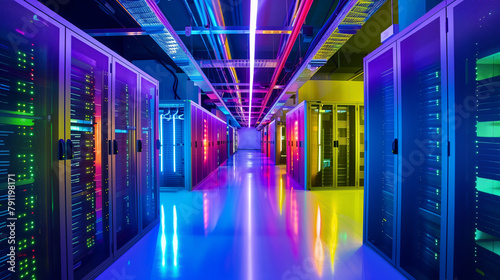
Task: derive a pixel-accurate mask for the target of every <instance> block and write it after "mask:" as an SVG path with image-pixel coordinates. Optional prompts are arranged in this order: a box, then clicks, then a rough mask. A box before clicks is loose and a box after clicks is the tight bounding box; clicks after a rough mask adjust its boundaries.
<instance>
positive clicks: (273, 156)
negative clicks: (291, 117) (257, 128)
mask: <svg viewBox="0 0 500 280" xmlns="http://www.w3.org/2000/svg"><path fill="white" fill-rule="evenodd" d="M285 136H286V126H285V122H282V121H278V120H276V119H275V120H273V121H272V122H270V123H269V124H268V125H266V126H265V127H264V128H263V129H262V130H261V152H262V153H263V154H264V155H265V156H266V157H268V158H269V159H270V160H271V162H272V163H273V164H275V165H280V164H286V137H285Z"/></svg>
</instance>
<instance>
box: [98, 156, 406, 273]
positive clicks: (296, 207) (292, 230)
mask: <svg viewBox="0 0 500 280" xmlns="http://www.w3.org/2000/svg"><path fill="white" fill-rule="evenodd" d="M161 203H162V213H163V215H162V216H163V217H162V222H161V223H160V225H158V226H157V227H156V228H155V229H153V230H152V231H151V232H150V233H149V234H148V235H147V236H146V237H144V238H143V239H142V240H140V241H139V242H138V243H137V244H136V245H134V247H132V248H131V249H130V250H129V251H128V252H126V253H125V254H124V255H123V256H122V257H121V258H120V259H119V260H118V261H117V262H115V263H114V264H113V265H112V266H111V267H109V268H108V269H107V270H106V271H105V272H104V273H103V274H101V275H100V276H99V277H98V278H97V279H99V280H120V279H126V280H132V279H248V280H250V279H256V280H262V279H283V280H287V279H289V280H292V279H293V280H299V279H343V280H346V279H406V278H405V277H403V276H402V275H401V274H400V273H399V272H398V271H397V270H396V269H395V268H393V267H392V266H391V265H390V264H388V263H387V262H386V261H385V260H383V259H382V258H381V257H380V256H379V255H377V254H376V253H375V252H374V251H372V250H371V249H370V248H368V247H366V246H364V245H362V229H363V225H362V223H363V191H359V190H356V191H352V190H349V191H314V192H307V191H303V190H302V189H300V187H299V186H298V185H297V184H295V183H294V182H292V181H291V179H289V178H288V177H287V176H286V168H285V166H274V165H273V164H272V163H271V162H270V161H269V159H267V158H266V157H264V156H263V155H262V154H261V153H260V152H258V151H238V152H237V153H236V154H235V156H234V157H233V158H232V159H230V160H229V161H228V163H227V164H225V165H223V166H221V167H220V168H219V170H218V171H217V172H216V173H214V174H213V175H212V176H210V177H209V178H207V180H205V181H204V182H203V183H202V184H201V185H200V186H199V187H198V188H197V189H196V190H194V191H192V192H185V191H182V192H174V193H162V195H161Z"/></svg>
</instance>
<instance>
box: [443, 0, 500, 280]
mask: <svg viewBox="0 0 500 280" xmlns="http://www.w3.org/2000/svg"><path fill="white" fill-rule="evenodd" d="M448 17H449V29H450V31H449V33H448V54H449V59H448V62H449V68H450V69H452V70H451V71H450V73H449V88H450V95H449V104H450V118H451V120H452V121H450V122H449V124H450V140H451V153H450V155H451V158H450V177H449V184H450V189H451V190H453V191H452V192H451V193H450V208H449V209H450V221H449V231H450V232H452V233H454V237H453V239H452V240H453V243H452V244H450V246H449V255H450V262H449V263H450V265H449V269H448V275H453V279H459V280H460V279H499V278H500V130H499V127H500V40H499V39H498V34H500V5H499V3H498V1H494V0H487V1H481V3H480V5H478V3H477V1H471V0H467V1H456V2H455V3H453V4H452V5H451V6H449V7H448ZM451 93H453V94H451ZM450 279H452V278H451V277H450Z"/></svg>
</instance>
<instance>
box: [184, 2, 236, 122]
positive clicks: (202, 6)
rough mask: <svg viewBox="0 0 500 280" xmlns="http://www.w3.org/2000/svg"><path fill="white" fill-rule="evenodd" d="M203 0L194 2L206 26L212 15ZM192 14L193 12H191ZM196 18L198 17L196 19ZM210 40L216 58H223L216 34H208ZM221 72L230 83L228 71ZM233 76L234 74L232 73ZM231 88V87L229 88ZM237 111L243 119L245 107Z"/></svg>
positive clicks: (222, 70)
mask: <svg viewBox="0 0 500 280" xmlns="http://www.w3.org/2000/svg"><path fill="white" fill-rule="evenodd" d="M202 1H203V0H194V1H193V2H194V4H195V6H196V10H197V11H198V14H199V15H200V19H201V23H202V25H203V26H204V27H206V26H209V25H210V24H209V20H210V17H209V15H208V14H209V12H207V11H206V10H205V9H207V10H208V7H206V5H205V4H204V3H203V2H202ZM184 2H185V4H186V5H187V6H188V7H189V5H188V4H187V2H186V0H184ZM191 14H192V13H191ZM192 17H193V18H194V15H192ZM195 20H196V19H195ZM207 38H208V40H209V43H210V45H211V46H212V49H213V51H214V53H215V57H216V59H219V60H220V59H222V57H221V55H220V53H223V54H224V52H223V51H220V50H219V46H218V44H217V41H216V40H215V38H214V34H212V33H210V35H208V36H207ZM221 72H222V76H223V78H224V80H225V81H226V82H227V83H229V79H228V78H227V76H226V72H225V71H224V69H221ZM234 73H236V71H234ZM231 76H233V75H231ZM232 78H233V80H234V82H238V80H237V79H235V77H232ZM228 89H229V88H228ZM237 98H238V100H239V102H240V104H241V95H238V96H237ZM236 112H237V113H238V115H239V116H240V118H241V119H244V113H243V109H242V108H240V110H239V111H238V110H236Z"/></svg>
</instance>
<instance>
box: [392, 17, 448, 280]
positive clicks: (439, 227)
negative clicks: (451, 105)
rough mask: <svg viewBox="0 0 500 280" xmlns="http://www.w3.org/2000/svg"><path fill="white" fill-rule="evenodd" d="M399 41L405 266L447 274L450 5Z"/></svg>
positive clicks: (424, 273)
mask: <svg viewBox="0 0 500 280" xmlns="http://www.w3.org/2000/svg"><path fill="white" fill-rule="evenodd" d="M397 44H398V56H399V60H398V63H399V66H398V67H399V71H398V74H399V77H398V81H399V82H398V88H399V98H398V102H399V109H398V116H399V120H400V121H399V122H398V134H399V137H398V141H399V144H400V145H399V153H400V161H399V164H400V165H399V170H398V171H399V172H398V174H399V176H400V180H399V184H400V192H399V193H398V196H399V211H400V213H399V214H400V215H399V219H400V227H399V238H400V244H399V246H400V251H399V253H400V254H399V266H400V267H401V268H402V269H403V270H404V271H406V272H408V273H409V274H410V275H411V276H412V277H414V278H416V279H437V278H441V279H444V277H445V269H444V268H445V265H446V219H447V204H446V203H447V195H448V194H447V190H448V187H447V186H448V185H447V172H448V167H447V163H448V137H447V129H448V124H447V121H448V120H447V114H448V112H447V109H448V108H447V86H446V85H447V81H446V77H447V73H446V70H447V67H446V13H445V10H444V9H442V10H440V11H439V12H437V13H436V14H435V15H433V16H431V17H430V18H428V19H427V20H426V21H424V22H423V23H422V24H421V25H420V26H419V27H418V28H415V29H414V30H412V32H410V33H409V34H407V35H406V36H404V37H403V38H401V39H400V40H399V41H398V42H397Z"/></svg>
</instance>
